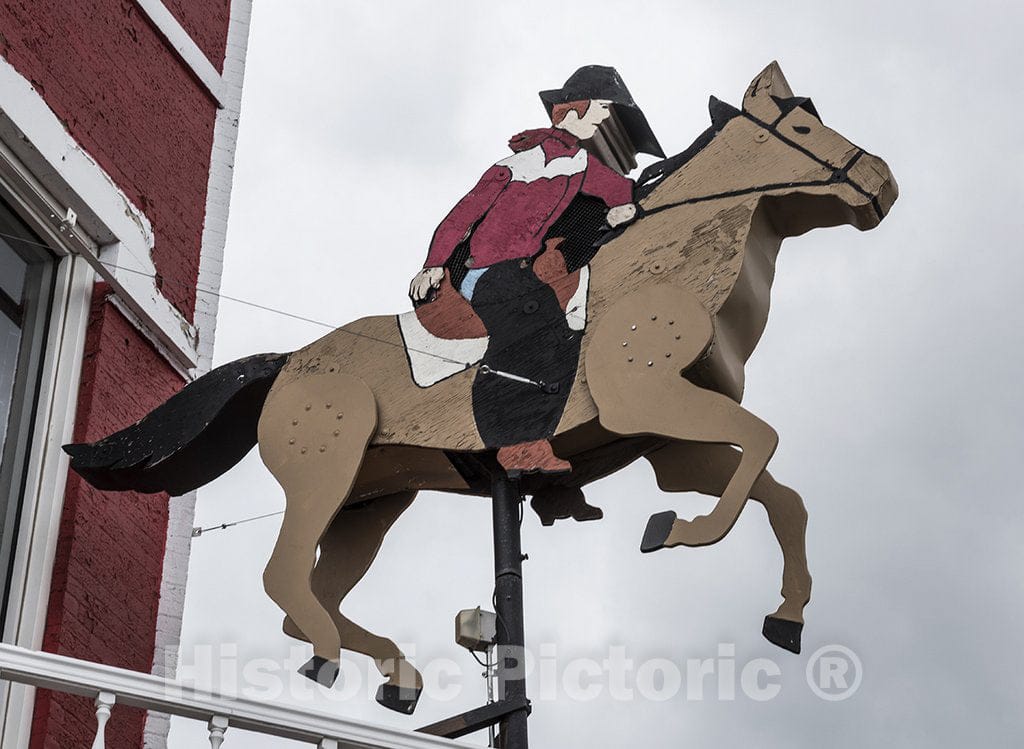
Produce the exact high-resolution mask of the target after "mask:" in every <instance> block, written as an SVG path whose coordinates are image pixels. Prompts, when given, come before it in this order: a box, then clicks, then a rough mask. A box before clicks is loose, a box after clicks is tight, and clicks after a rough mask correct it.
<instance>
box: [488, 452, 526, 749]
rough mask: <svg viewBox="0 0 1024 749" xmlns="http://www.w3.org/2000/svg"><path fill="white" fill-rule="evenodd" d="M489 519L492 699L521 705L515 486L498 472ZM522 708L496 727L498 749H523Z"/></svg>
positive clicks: (522, 679)
mask: <svg viewBox="0 0 1024 749" xmlns="http://www.w3.org/2000/svg"><path fill="white" fill-rule="evenodd" d="M491 496H492V500H493V502H492V510H493V516H494V609H495V612H496V613H497V615H498V626H497V629H498V643H497V657H498V699H501V700H522V701H523V703H524V704H525V702H526V674H525V662H524V660H523V655H524V652H523V648H524V645H525V642H526V639H525V635H524V633H523V548H522V542H521V539H520V528H519V512H520V510H521V503H522V499H523V498H522V495H521V494H520V493H519V482H518V481H514V480H512V479H510V478H508V476H506V475H505V472H504V471H502V470H501V469H498V470H497V471H496V472H495V473H494V476H493V477H492V479H491ZM528 715H529V709H528V708H526V707H524V708H523V709H522V710H517V711H516V712H514V713H511V714H510V715H509V716H508V717H506V718H505V719H504V720H502V721H501V740H500V742H499V743H500V746H501V747H502V749H527V745H528V741H527V734H526V719H527V716H528Z"/></svg>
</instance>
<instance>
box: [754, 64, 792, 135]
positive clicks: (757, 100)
mask: <svg viewBox="0 0 1024 749" xmlns="http://www.w3.org/2000/svg"><path fill="white" fill-rule="evenodd" d="M773 96H774V97H776V98H779V99H790V98H792V96H793V89H791V88H790V87H789V83H787V82H786V76H784V75H783V74H782V68H780V67H779V63H777V62H776V61H774V60H773V61H772V62H771V63H770V64H769V65H768V67H766V68H765V69H764V70H762V71H761V72H760V73H758V74H757V77H756V78H754V80H753V81H751V82H750V87H749V88H748V89H747V93H746V94H745V95H744V97H743V110H744V111H745V112H747V113H749V114H752V115H754V116H755V117H757V118H758V119H759V120H764V121H765V122H772V121H774V120H775V119H776V118H777V117H778V116H779V115H780V114H781V113H782V110H780V109H779V105H778V104H776V103H775V102H774V101H773V100H772V97H773Z"/></svg>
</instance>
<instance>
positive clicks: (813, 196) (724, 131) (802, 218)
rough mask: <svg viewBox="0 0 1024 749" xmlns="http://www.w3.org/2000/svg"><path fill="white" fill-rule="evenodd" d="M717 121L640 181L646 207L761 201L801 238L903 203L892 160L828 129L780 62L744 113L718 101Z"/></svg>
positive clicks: (863, 221) (875, 217)
mask: <svg viewBox="0 0 1024 749" xmlns="http://www.w3.org/2000/svg"><path fill="white" fill-rule="evenodd" d="M711 119H712V122H713V124H712V127H711V128H709V130H708V131H707V132H706V133H705V134H704V135H702V136H701V137H700V138H699V139H698V140H697V142H696V143H694V144H693V146H691V147H690V148H689V149H687V151H685V152H683V153H681V154H679V156H675V157H673V158H671V159H666V160H665V161H664V162H659V163H658V164H655V165H653V166H651V167H649V168H648V169H647V170H646V171H645V172H644V174H643V175H641V177H640V184H641V188H640V191H641V192H640V194H641V195H642V196H644V197H645V199H644V201H643V206H644V208H645V209H647V210H648V211H650V210H658V209H665V208H670V207H672V206H674V205H683V204H694V203H699V202H703V201H708V200H716V199H719V198H730V197H742V196H744V195H747V194H754V195H763V196H764V198H763V205H764V207H765V208H767V209H768V211H769V212H770V215H771V217H772V222H773V224H774V225H775V227H776V229H777V230H778V231H779V233H780V234H782V235H783V236H794V235H797V234H802V233H804V232H806V231H808V230H810V229H814V228H818V227H825V226H837V225H840V224H852V225H853V226H856V227H857V228H858V229H862V230H864V229H871V228H873V227H875V226H877V225H878V223H879V222H880V221H881V220H882V219H883V218H884V217H885V214H886V213H887V212H888V211H889V208H890V207H891V206H892V204H893V201H895V200H896V195H897V189H896V182H895V180H894V179H893V177H892V174H891V173H890V172H889V167H888V166H886V164H885V162H884V161H882V160H881V159H880V158H878V157H877V156H872V155H871V154H869V153H867V152H866V151H864V150H863V149H861V148H858V147H857V146H855V145H853V144H852V143H851V142H850V141H848V140H847V139H846V138H844V137H843V136H842V135H840V134H839V133H837V132H836V131H835V130H832V129H831V128H828V127H826V126H825V125H824V124H822V121H821V118H820V117H819V116H818V112H817V110H816V109H815V108H814V105H813V104H812V103H811V100H810V99H808V98H805V97H798V96H794V95H793V91H792V90H791V89H790V87H789V84H788V83H786V79H785V77H784V76H783V75H782V70H781V69H780V68H779V65H778V63H775V62H773V63H772V64H771V65H769V66H768V67H767V68H765V69H764V70H763V71H762V72H761V73H760V74H759V75H758V76H757V77H756V78H754V80H753V82H752V83H751V84H750V87H749V88H748V89H747V93H746V95H745V96H744V97H743V109H742V110H739V109H736V108H735V107H732V106H730V105H728V104H725V103H723V102H721V101H719V100H718V99H715V98H714V97H712V99H711Z"/></svg>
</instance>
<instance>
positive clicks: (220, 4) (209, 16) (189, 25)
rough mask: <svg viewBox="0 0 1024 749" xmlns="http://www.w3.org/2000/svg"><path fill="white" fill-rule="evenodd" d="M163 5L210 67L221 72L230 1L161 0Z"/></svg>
mask: <svg viewBox="0 0 1024 749" xmlns="http://www.w3.org/2000/svg"><path fill="white" fill-rule="evenodd" d="M164 5H165V6H167V9H168V10H169V11H171V14H172V15H173V16H174V17H175V18H176V19H177V20H178V23H180V24H181V25H182V27H183V28H184V29H185V31H187V32H188V35H189V36H191V37H192V40H193V41H194V42H195V43H196V44H197V45H198V46H199V49H201V50H203V52H204V53H206V57H207V58H208V59H209V60H210V62H211V63H213V67H215V68H217V70H220V71H221V72H223V71H224V50H225V48H226V47H227V39H228V19H229V17H230V15H231V0H164Z"/></svg>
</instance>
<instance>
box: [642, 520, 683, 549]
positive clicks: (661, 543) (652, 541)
mask: <svg viewBox="0 0 1024 749" xmlns="http://www.w3.org/2000/svg"><path fill="white" fill-rule="evenodd" d="M675 522H676V514H675V513H674V512H672V510H667V511H665V512H659V513H657V514H655V515H651V519H650V520H648V521H647V530H645V531H644V540H643V541H641V542H640V551H642V552H643V553H644V554H649V553H650V552H652V551H657V550H658V549H664V548H665V542H666V541H667V540H668V535H669V534H670V533H671V532H672V524H673V523H675Z"/></svg>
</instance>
